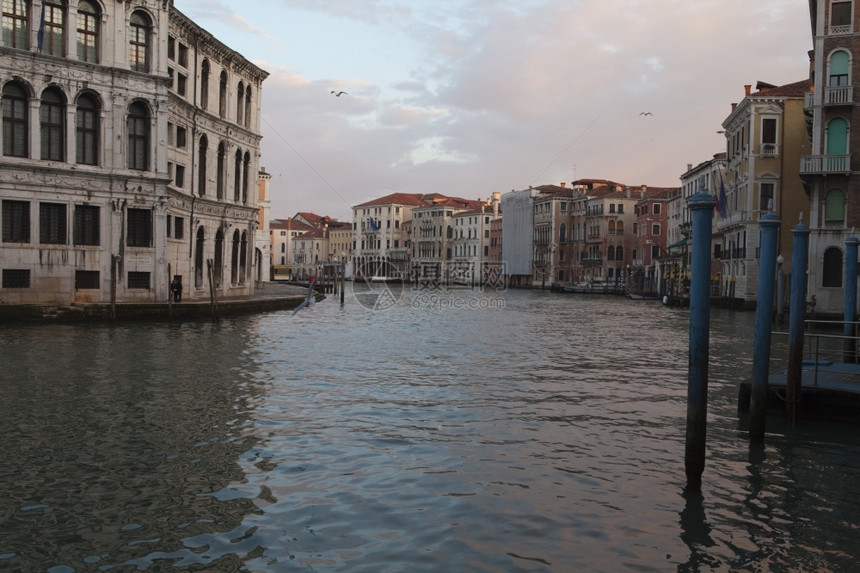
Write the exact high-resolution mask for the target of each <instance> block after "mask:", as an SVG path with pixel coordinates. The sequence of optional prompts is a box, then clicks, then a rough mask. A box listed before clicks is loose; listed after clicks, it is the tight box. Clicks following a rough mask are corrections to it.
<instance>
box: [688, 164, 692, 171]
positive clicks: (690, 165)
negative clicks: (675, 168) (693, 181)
mask: <svg viewBox="0 0 860 573" xmlns="http://www.w3.org/2000/svg"><path fill="white" fill-rule="evenodd" d="M692 169H693V164H692V163H688V164H687V171H691V170H692Z"/></svg>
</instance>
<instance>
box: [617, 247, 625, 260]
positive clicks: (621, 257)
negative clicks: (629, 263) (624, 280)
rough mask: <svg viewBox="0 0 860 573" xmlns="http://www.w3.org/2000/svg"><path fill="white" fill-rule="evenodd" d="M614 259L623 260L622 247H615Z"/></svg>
mask: <svg viewBox="0 0 860 573" xmlns="http://www.w3.org/2000/svg"><path fill="white" fill-rule="evenodd" d="M615 260H616V261H623V260H624V247H615Z"/></svg>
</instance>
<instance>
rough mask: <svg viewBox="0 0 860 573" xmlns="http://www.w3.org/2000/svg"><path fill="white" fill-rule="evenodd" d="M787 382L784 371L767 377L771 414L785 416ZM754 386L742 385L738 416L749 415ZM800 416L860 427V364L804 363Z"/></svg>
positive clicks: (768, 402) (749, 381)
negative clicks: (842, 422) (859, 424)
mask: <svg viewBox="0 0 860 573" xmlns="http://www.w3.org/2000/svg"><path fill="white" fill-rule="evenodd" d="M786 378H787V372H786V371H785V370H783V371H780V372H776V373H773V374H771V375H770V376H769V377H768V399H767V405H766V410H767V413H768V414H776V415H786V403H785V391H786ZM751 382H752V381H751V379H747V380H744V381H743V382H741V385H740V389H739V392H738V413H739V414H740V413H745V412H748V411H749V405H750V393H751ZM798 416H799V417H800V418H816V419H828V420H834V419H838V420H846V421H853V422H857V423H860V364H848V363H844V362H832V361H827V360H818V361H814V360H804V361H803V370H802V377H801V395H800V403H799V404H798Z"/></svg>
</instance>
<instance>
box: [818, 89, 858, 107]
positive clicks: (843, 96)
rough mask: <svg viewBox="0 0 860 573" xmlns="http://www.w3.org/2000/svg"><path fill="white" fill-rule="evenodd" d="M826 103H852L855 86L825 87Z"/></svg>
mask: <svg viewBox="0 0 860 573" xmlns="http://www.w3.org/2000/svg"><path fill="white" fill-rule="evenodd" d="M824 103H825V104H828V105H850V104H852V103H854V86H834V87H828V88H824Z"/></svg>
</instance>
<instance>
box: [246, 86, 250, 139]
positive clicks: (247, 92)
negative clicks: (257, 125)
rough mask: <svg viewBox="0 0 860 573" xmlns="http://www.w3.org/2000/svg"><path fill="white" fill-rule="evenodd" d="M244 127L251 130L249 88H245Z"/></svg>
mask: <svg viewBox="0 0 860 573" xmlns="http://www.w3.org/2000/svg"><path fill="white" fill-rule="evenodd" d="M245 127H247V128H248V129H250V128H251V86H250V85H247V86H245Z"/></svg>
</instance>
